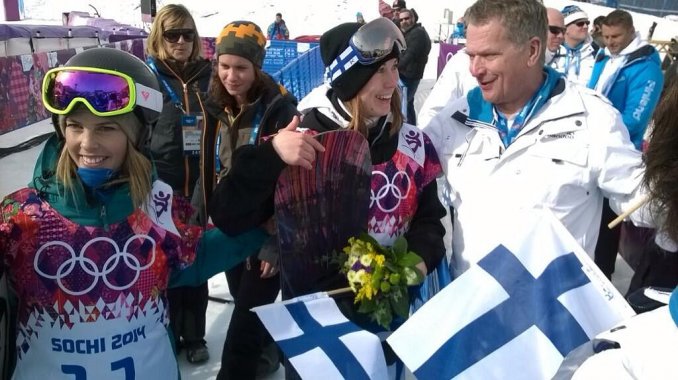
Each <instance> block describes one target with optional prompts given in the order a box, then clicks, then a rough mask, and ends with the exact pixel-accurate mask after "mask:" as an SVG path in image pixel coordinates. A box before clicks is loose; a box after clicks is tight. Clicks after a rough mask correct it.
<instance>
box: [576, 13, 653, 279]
mask: <svg viewBox="0 0 678 380" xmlns="http://www.w3.org/2000/svg"><path fill="white" fill-rule="evenodd" d="M602 25H603V26H602V34H603V38H604V39H605V45H606V46H605V49H601V50H599V51H598V54H597V55H596V59H595V64H594V65H593V72H592V75H591V79H590V81H589V84H588V87H590V88H593V89H595V90H597V91H599V92H600V93H602V94H603V95H605V96H606V97H607V98H608V99H609V100H610V102H611V103H612V106H613V107H614V108H616V109H617V110H618V111H619V112H620V113H621V115H622V120H623V121H624V125H626V128H627V129H628V131H629V136H630V137H631V142H633V145H634V146H635V147H636V149H638V150H641V148H642V143H643V136H644V135H645V130H646V129H647V126H648V124H649V123H650V118H651V117H652V113H653V112H654V109H655V107H656V106H657V103H658V102H659V96H660V94H661V92H662V87H663V85H664V76H663V74H662V71H661V67H660V65H661V63H660V60H659V54H658V53H657V50H656V49H655V48H654V47H653V46H652V45H649V44H648V43H647V42H645V41H642V40H641V38H640V34H639V33H638V32H636V30H635V28H634V27H633V18H632V17H631V14H629V13H628V12H626V11H623V10H615V11H612V12H610V14H608V15H607V16H606V17H605V19H604V20H603V22H602ZM614 217H615V213H614V212H613V211H612V209H610V208H609V206H608V205H607V202H605V204H604V206H603V218H602V221H601V226H600V230H599V231H600V234H599V237H598V244H597V245H596V251H595V262H596V264H597V265H598V267H599V268H600V269H601V270H602V271H603V273H604V274H605V275H606V276H607V277H608V278H611V276H612V273H613V272H614V266H615V261H616V257H617V252H618V251H619V237H620V234H621V229H620V227H617V228H614V229H609V228H607V226H606V224H607V222H608V221H609V220H611V219H613V218H614Z"/></svg>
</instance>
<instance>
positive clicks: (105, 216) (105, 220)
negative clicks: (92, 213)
mask: <svg viewBox="0 0 678 380" xmlns="http://www.w3.org/2000/svg"><path fill="white" fill-rule="evenodd" d="M99 216H100V217H101V221H102V222H103V225H104V231H106V232H108V231H109V225H108V213H107V212H106V205H102V206H101V212H100V213H99Z"/></svg>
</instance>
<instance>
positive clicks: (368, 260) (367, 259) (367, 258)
mask: <svg viewBox="0 0 678 380" xmlns="http://www.w3.org/2000/svg"><path fill="white" fill-rule="evenodd" d="M373 257H374V255H372V254H369V253H368V254H367V255H362V256H360V264H362V265H363V266H365V267H369V266H370V265H371V264H372V258H373Z"/></svg>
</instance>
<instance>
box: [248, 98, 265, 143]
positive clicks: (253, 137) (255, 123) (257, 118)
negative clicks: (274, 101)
mask: <svg viewBox="0 0 678 380" xmlns="http://www.w3.org/2000/svg"><path fill="white" fill-rule="evenodd" d="M262 108H263V107H262V106H261V102H260V103H259V104H258V105H257V110H256V112H255V114H254V119H252V133H251V134H250V141H249V144H250V145H255V143H256V142H257V135H258V134H259V127H260V126H261V118H262V117H263V115H262V114H263V112H262V111H263V109H262Z"/></svg>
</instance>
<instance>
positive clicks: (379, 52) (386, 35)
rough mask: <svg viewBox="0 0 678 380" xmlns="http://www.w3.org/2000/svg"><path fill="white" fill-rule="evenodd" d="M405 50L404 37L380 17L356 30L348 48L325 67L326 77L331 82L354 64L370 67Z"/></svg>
mask: <svg viewBox="0 0 678 380" xmlns="http://www.w3.org/2000/svg"><path fill="white" fill-rule="evenodd" d="M394 46H395V47H396V48H397V49H398V50H399V51H401V52H402V51H404V50H405V49H407V44H406V43H405V37H404V36H403V33H402V32H401V31H400V29H398V27H397V26H396V25H395V24H394V23H393V21H391V20H389V19H387V18H384V17H380V18H378V19H376V20H373V21H370V22H369V23H367V24H365V25H363V26H361V27H360V29H358V30H357V31H356V32H355V33H354V34H353V36H352V37H351V39H350V40H349V42H348V47H347V48H346V49H345V50H344V51H343V52H342V53H341V54H339V56H338V57H337V58H335V59H334V61H333V62H332V63H331V64H330V65H329V66H328V67H327V70H326V77H327V79H328V80H329V81H330V82H332V81H334V80H335V79H337V78H338V77H339V76H340V75H341V74H343V73H344V72H346V71H347V70H348V69H350V68H351V67H353V65H355V64H356V63H359V64H361V65H365V66H367V65H371V64H373V63H376V62H379V61H381V60H382V59H384V58H386V57H387V56H388V55H389V54H391V52H392V51H393V47H394Z"/></svg>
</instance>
